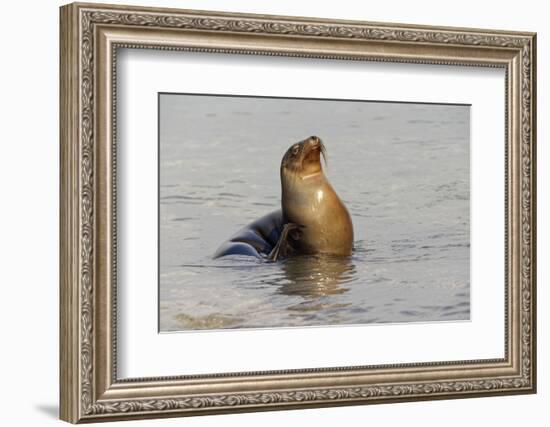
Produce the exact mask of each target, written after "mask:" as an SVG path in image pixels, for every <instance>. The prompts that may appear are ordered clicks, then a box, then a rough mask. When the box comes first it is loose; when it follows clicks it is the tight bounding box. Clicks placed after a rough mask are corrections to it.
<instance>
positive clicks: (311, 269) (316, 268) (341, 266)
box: [279, 255, 355, 298]
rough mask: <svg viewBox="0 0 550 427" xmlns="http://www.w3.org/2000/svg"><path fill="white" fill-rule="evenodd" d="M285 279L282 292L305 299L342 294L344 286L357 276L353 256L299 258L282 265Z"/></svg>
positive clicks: (284, 262) (285, 261) (280, 290)
mask: <svg viewBox="0 0 550 427" xmlns="http://www.w3.org/2000/svg"><path fill="white" fill-rule="evenodd" d="M281 268H282V271H283V274H284V278H285V279H286V280H283V281H282V283H281V284H280V288H279V292H280V293H281V294H284V295H298V296H301V297H305V298H314V297H322V296H327V295H337V294H343V293H345V292H347V291H348V290H349V287H347V286H345V284H346V283H349V282H351V281H352V280H353V278H354V276H355V266H354V264H353V261H352V259H351V258H350V257H334V256H326V255H325V256H322V255H318V256H305V255H304V256H297V257H293V258H289V259H287V260H284V261H283V262H282V265H281Z"/></svg>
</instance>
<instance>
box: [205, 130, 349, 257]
mask: <svg viewBox="0 0 550 427" xmlns="http://www.w3.org/2000/svg"><path fill="white" fill-rule="evenodd" d="M321 156H323V158H325V161H326V150H325V146H324V144H323V142H322V141H321V140H320V139H319V138H318V137H316V136H311V137H309V138H307V139H305V140H303V141H301V142H298V143H296V144H293V145H292V146H291V147H290V148H289V149H288V150H287V151H286V153H285V155H284V156H283V159H282V161H281V169H280V172H281V189H282V192H281V208H282V209H281V210H278V211H275V212H272V213H270V214H268V215H266V216H264V217H262V218H260V219H258V220H256V221H254V222H252V223H251V224H249V225H247V226H246V227H244V228H243V229H241V230H240V231H238V232H237V233H236V234H235V235H233V236H232V237H231V238H230V239H229V240H228V241H227V242H225V243H223V244H222V245H221V246H220V248H219V249H218V250H217V251H216V253H215V254H214V258H219V257H222V256H226V255H249V256H254V257H256V258H267V259H268V260H271V261H276V260H277V259H280V258H284V257H287V256H291V255H313V254H328V255H336V256H349V255H351V251H352V249H353V224H352V221H351V216H350V214H349V212H348V210H347V209H346V207H345V205H344V203H342V201H341V200H340V198H339V197H338V195H337V194H336V192H335V191H334V189H333V188H332V186H331V185H330V182H329V181H328V179H327V177H326V176H325V174H324V172H323V168H322V165H321Z"/></svg>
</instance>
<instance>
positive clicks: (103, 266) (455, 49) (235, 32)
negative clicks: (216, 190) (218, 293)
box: [60, 3, 536, 423]
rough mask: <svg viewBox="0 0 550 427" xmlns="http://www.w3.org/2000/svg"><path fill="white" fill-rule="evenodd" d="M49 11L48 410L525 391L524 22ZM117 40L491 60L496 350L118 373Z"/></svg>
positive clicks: (80, 417)
mask: <svg viewBox="0 0 550 427" xmlns="http://www.w3.org/2000/svg"><path fill="white" fill-rule="evenodd" d="M60 13H61V15H60V18H61V19H60V22H61V37H60V43H61V45H60V52H61V63H60V71H61V72H60V74H61V75H60V109H61V111H60V136H61V177H60V179H61V202H60V203H61V205H60V211H61V219H60V229H61V235H60V263H61V265H60V385H61V396H60V404H61V410H60V416H61V419H63V420H65V421H68V422H72V423H78V422H93V421H111V420H123V419H131V418H134V419H136V418H154V417H169V416H186V415H201V414H217V413H228V412H245V411H259V410H277V409H278V410H280V409H294V408H308V407H321V406H334V405H357V404H370V403H385V402H400V401H411V400H430V399H444V398H463V397H478V396H488V395H502V394H521V393H534V392H535V391H536V286H535V285H536V169H535V159H536V145H535V143H536V116H535V105H536V102H535V93H536V35H535V34H534V33H523V32H522V33H520V32H508V31H494V30H478V29H462V28H460V29H459V28H443V27H441V28H440V27H424V26H412V25H401V24H381V23H368V22H353V21H331V20H324V19H313V18H296V17H282V16H263V15H244V14H230V13H217V12H202V11H188V10H175V9H159V8H143V7H126V6H124V7H123V6H112V5H98V4H80V3H75V4H70V5H67V6H63V7H62V8H61V11H60ZM120 48H130V49H161V50H174V51H193V52H204V53H209V52H212V53H227V54H235V53H238V54H246V55H266V56H289V57H304V58H318V59H342V60H355V61H388V62H397V63H410V64H444V65H449V66H452V65H471V66H486V67H487V66H489V67H499V68H502V69H504V70H505V73H506V88H505V91H503V96H505V105H506V119H505V124H506V125H505V126H506V129H505V138H506V141H505V147H506V148H505V159H506V160H505V163H506V164H505V176H504V177H502V179H503V180H504V182H505V189H506V196H505V199H506V200H505V213H504V215H505V218H506V219H505V230H504V236H505V238H504V239H505V254H503V257H504V258H505V266H506V269H505V274H504V276H505V283H504V284H503V286H505V295H506V304H505V308H504V310H505V316H504V318H505V325H504V328H505V334H504V335H505V342H504V355H505V357H503V358H500V359H488V360H487V359H485V360H466V361H463V360H459V361H452V362H430V363H410V364H398V365H391V364H387V365H381V366H339V367H334V368H322V369H321V368H320V369H316V368H311V369H297V370H287V371H265V372H264V371H262V372H242V373H238V374H228V373H221V372H220V373H218V374H208V375H191V376H181V377H155V378H136V379H133V378H132V379H119V378H118V377H117V358H116V354H117V334H116V332H117V331H116V313H117V288H116V278H117V259H116V254H117V235H116V219H117V217H116V185H115V176H116V164H117V160H116V141H115V139H116V108H115V106H116V101H117V99H116V83H117V80H116V78H117V75H116V72H115V70H116V67H115V65H116V61H117V49H120Z"/></svg>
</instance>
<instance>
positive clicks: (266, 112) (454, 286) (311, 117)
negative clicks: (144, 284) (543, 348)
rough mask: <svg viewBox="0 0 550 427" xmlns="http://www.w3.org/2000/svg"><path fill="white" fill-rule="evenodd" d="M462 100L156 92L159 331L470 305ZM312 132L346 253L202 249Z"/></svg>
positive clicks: (223, 233) (247, 217)
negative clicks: (270, 259)
mask: <svg viewBox="0 0 550 427" xmlns="http://www.w3.org/2000/svg"><path fill="white" fill-rule="evenodd" d="M469 114H470V113H469V107H468V106H453V105H428V104H396V103H379V102H378V103H377V102H343V101H311V100H289V99H266V98H263V99H262V98H235V97H209V96H189V95H161V98H160V219H159V228H160V316H159V318H160V330H161V331H177V330H190V329H223V328H263V327H281V326H317V325H337V324H365V323H386V322H419V321H442V320H446V321H448V320H467V319H469V317H470V291H469V289H470V286H469V285H470V279H469V278H470V267H469V260H470V240H469V232H470V231H469V230H470V223H469V209H470V203H469ZM310 135H317V136H319V137H321V138H322V139H323V141H324V143H325V145H326V147H327V150H328V168H327V169H326V174H327V176H328V178H329V180H330V181H331V183H332V185H333V187H334V188H335V190H336V191H337V193H338V194H339V196H340V198H341V199H342V200H343V201H344V203H345V204H346V206H347V207H348V210H349V211H350V214H351V216H352V219H353V224H354V232H355V243H354V253H353V255H352V256H351V257H350V258H333V257H308V256H300V257H295V258H290V259H287V260H285V261H282V262H278V263H263V262H259V261H258V260H255V259H250V258H247V257H229V258H221V259H216V260H213V259H212V255H213V253H214V252H215V250H216V249H217V247H218V246H219V245H220V244H221V243H222V242H223V241H224V240H226V239H227V238H228V237H229V236H231V235H232V234H233V233H235V232H236V231H237V230H238V229H239V228H241V227H243V226H244V225H246V224H247V223H249V222H251V221H253V220H255V219H257V218H258V217H260V216H262V215H264V214H266V213H268V212H270V211H272V210H275V209H278V208H279V206H280V181H279V165H280V161H281V158H282V156H283V154H284V152H285V151H286V149H287V148H288V147H289V146H290V145H291V144H292V143H293V142H296V141H298V140H301V139H304V138H305V137H307V136H310Z"/></svg>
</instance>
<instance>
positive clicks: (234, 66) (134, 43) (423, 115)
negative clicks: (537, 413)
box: [60, 3, 536, 423]
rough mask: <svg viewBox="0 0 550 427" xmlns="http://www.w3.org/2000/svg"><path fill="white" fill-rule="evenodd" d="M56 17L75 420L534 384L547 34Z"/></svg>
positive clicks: (68, 380)
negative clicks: (539, 60) (539, 149)
mask: <svg viewBox="0 0 550 427" xmlns="http://www.w3.org/2000/svg"><path fill="white" fill-rule="evenodd" d="M60 22H61V48H60V52H61V84H60V88H61V94H60V101H61V102H60V105H61V107H60V108H61V111H60V134H61V167H62V168H61V209H60V210H61V237H60V251H61V275H60V276H61V283H60V298H61V301H60V307H61V312H60V325H61V331H60V337H61V340H60V341H61V344H60V345H61V348H60V373H61V374H60V375H61V377H60V386H61V402H60V406H61V411H60V413H61V418H62V419H63V420H66V421H69V422H72V423H78V422H91V421H109V420H123V419H131V418H132V419H135V418H154V417H169V416H186V415H201V414H216V413H228V412H243V411H259V410H262V411H263V410H276V409H296V408H307V407H320V406H332V405H356V404H369V403H386V402H400V401H410V400H430V399H443V398H462V397H479V396H487V395H497V394H520V393H534V392H535V391H536V331H535V327H536V317H535V316H536V287H535V279H536V241H535V237H536V218H535V212H536V171H535V154H536V152H535V148H536V147H535V136H536V135H535V132H536V128H535V123H536V117H535V105H536V102H535V93H536V91H535V82H536V45H535V41H536V37H535V34H534V33H526V32H525V33H524V32H521V33H520V32H510V31H496V30H480V29H463V28H439V27H427V26H426V27H424V26H412V25H402V24H382V23H369V22H354V21H331V20H324V19H314V18H297V17H282V16H263V15H243V14H230V13H218V12H205V11H189V10H175V9H158V8H142V7H127V6H110V5H94V4H79V3H75V4H70V5H67V6H63V7H62V8H61V19H60Z"/></svg>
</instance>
